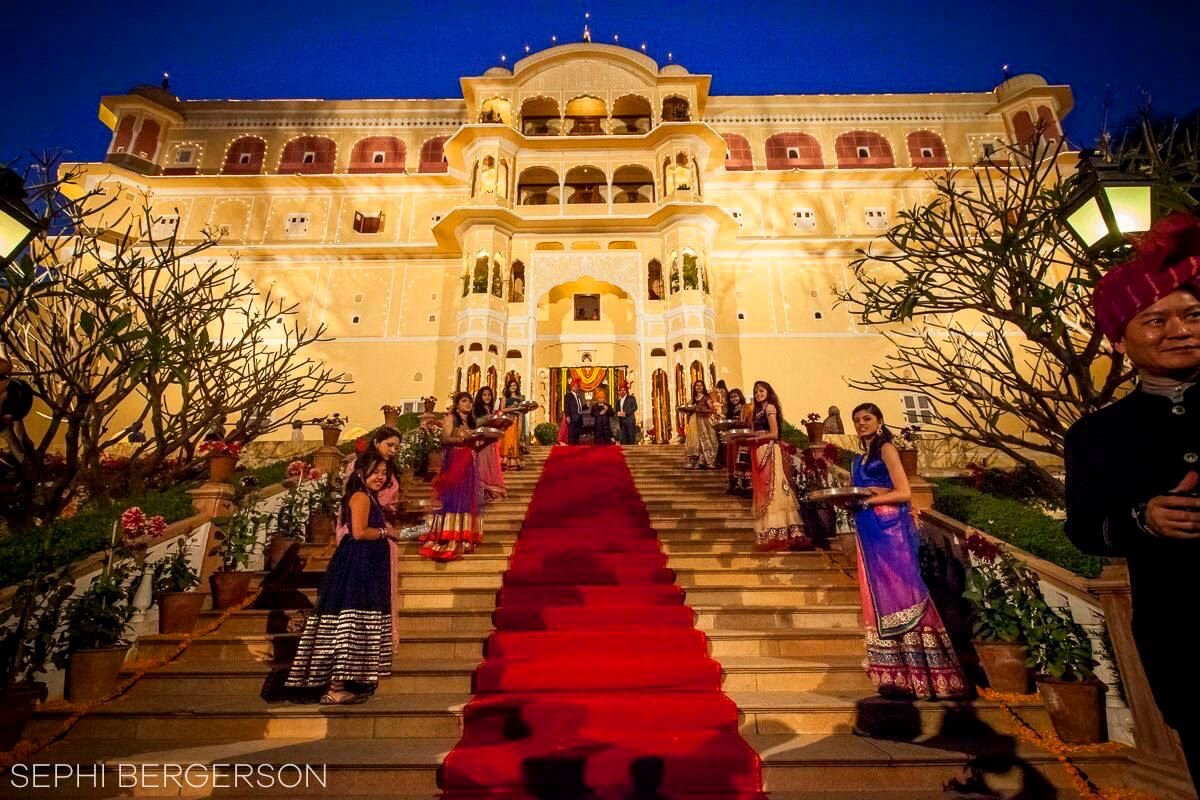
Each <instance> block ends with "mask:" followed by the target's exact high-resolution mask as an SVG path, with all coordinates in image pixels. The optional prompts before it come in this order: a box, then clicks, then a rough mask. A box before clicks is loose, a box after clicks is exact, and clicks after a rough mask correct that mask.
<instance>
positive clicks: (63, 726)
mask: <svg viewBox="0 0 1200 800" xmlns="http://www.w3.org/2000/svg"><path fill="white" fill-rule="evenodd" d="M333 550H334V544H333V543H331V544H330V545H329V547H328V550H327V552H326V555H332V553H333ZM261 594H262V587H259V588H258V589H257V590H256V591H254V592H253V593H251V594H250V595H249V596H248V597H247V598H246V599H245V600H243V601H242V602H240V603H238V604H237V605H236V606H232V607H230V608H227V609H225V611H223V612H222V613H221V616H219V617H217V618H216V619H215V620H213V621H212V622H210V623H209V624H207V625H205V626H204V627H203V628H200V629H198V630H195V631H192V632H191V633H188V634H184V636H183V641H181V642H180V643H179V645H178V646H177V647H176V648H175V649H174V650H172V651H171V652H170V653H169V654H167V655H165V656H163V657H161V658H155V659H146V660H143V661H131V662H129V664H127V665H126V666H127V667H129V668H130V669H131V670H132V671H133V674H132V675H130V676H129V677H128V678H126V679H125V680H123V681H121V682H120V683H119V684H117V686H116V688H114V689H113V690H112V691H111V692H109V693H108V694H107V695H105V696H104V697H101V698H99V699H98V700H91V701H89V702H87V703H68V702H66V701H65V700H51V701H49V702H47V703H43V704H42V705H41V708H43V709H45V710H47V711H68V712H70V713H71V716H69V717H67V718H66V719H65V720H63V721H62V722H61V723H60V724H59V726H58V727H57V728H55V729H54V730H53V731H52V732H51V733H50V734H49V735H48V736H46V737H45V738H43V739H39V740H38V741H36V742H31V741H28V740H22V741H20V742H17V745H16V747H14V748H13V749H12V750H10V751H8V752H6V753H0V769H8V768H9V767H11V766H13V765H14V764H20V763H22V762H24V761H26V760H28V759H29V758H30V757H31V756H33V755H35V754H37V753H40V752H41V751H42V750H45V749H46V748H47V747H49V746H50V745H52V744H54V743H55V742H57V741H58V740H59V739H61V738H62V737H64V736H66V735H67V733H69V732H70V730H71V729H72V728H74V727H75V726H76V725H78V724H79V721H80V720H81V719H83V718H84V716H85V715H87V714H88V712H90V711H93V710H95V709H97V708H99V707H100V706H102V705H105V704H106V703H111V702H112V701H113V700H116V699H117V698H119V697H122V696H123V695H124V694H125V693H126V692H128V691H129V690H130V689H131V688H133V686H134V684H136V683H137V682H138V681H140V680H141V679H142V678H144V677H145V676H146V675H147V674H149V673H151V672H153V671H154V670H157V669H161V668H162V667H165V666H166V665H167V664H170V663H171V662H172V661H174V660H175V659H177V658H179V657H180V656H181V655H183V654H184V652H185V651H187V649H188V647H190V646H191V644H192V642H194V641H196V640H197V639H202V638H204V637H205V636H208V635H210V634H212V633H215V632H216V631H217V630H218V629H220V627H221V626H222V625H224V624H225V622H226V621H228V619H229V618H230V617H232V616H233V615H234V614H235V613H236V612H238V611H244V610H245V609H246V608H248V607H249V606H250V605H252V604H253V603H254V601H255V600H257V599H258V597H259V595H261Z"/></svg>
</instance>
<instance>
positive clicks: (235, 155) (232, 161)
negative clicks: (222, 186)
mask: <svg viewBox="0 0 1200 800" xmlns="http://www.w3.org/2000/svg"><path fill="white" fill-rule="evenodd" d="M266 152H267V143H266V142H264V141H263V140H262V139H259V138H258V137H257V136H243V137H242V138H240V139H234V140H233V142H232V143H231V144H230V145H229V150H227V151H226V152H225V165H224V166H223V167H221V172H223V173H225V174H226V175H257V174H259V173H260V172H262V167H263V157H264V156H265V155H266Z"/></svg>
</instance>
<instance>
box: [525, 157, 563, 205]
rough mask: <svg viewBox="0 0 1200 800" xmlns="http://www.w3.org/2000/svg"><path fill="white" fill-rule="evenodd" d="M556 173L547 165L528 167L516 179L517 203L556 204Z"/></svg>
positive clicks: (557, 188)
mask: <svg viewBox="0 0 1200 800" xmlns="http://www.w3.org/2000/svg"><path fill="white" fill-rule="evenodd" d="M558 190H559V186H558V174H557V173H555V172H554V170H552V169H550V168H549V167H530V168H529V169H527V170H525V171H524V172H522V173H521V177H519V178H518V179H517V205H521V206H556V205H558V196H559V195H558Z"/></svg>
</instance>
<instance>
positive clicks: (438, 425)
mask: <svg viewBox="0 0 1200 800" xmlns="http://www.w3.org/2000/svg"><path fill="white" fill-rule="evenodd" d="M421 428H422V429H423V430H424V431H425V443H426V447H427V452H426V454H425V473H426V474H428V475H436V474H437V473H439V472H441V471H442V460H443V459H444V458H445V455H446V453H445V451H444V450H442V422H441V420H440V419H439V420H435V421H433V422H430V423H428V424H423V425H421Z"/></svg>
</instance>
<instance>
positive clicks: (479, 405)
mask: <svg viewBox="0 0 1200 800" xmlns="http://www.w3.org/2000/svg"><path fill="white" fill-rule="evenodd" d="M473 413H474V414H475V427H477V428H482V427H492V428H495V429H497V430H499V431H501V432H503V431H504V430H505V429H506V428H508V425H507V424H505V422H504V421H503V418H501V419H499V420H497V421H496V423H495V424H492V423H491V422H490V421H489V420H490V419H491V418H492V417H493V416H495V414H496V395H495V393H494V392H493V391H492V387H490V386H481V387H480V388H479V391H478V392H476V393H475V407H474V412H473ZM475 461H476V463H477V465H478V467H479V482H480V483H482V484H483V494H484V497H485V498H486V499H488V500H497V499H499V498H502V497H506V496H507V495H508V491H507V490H506V489H505V488H504V471H503V469H502V468H501V466H500V441H499V440H496V441H495V442H493V443H492V444H490V445H488V446H486V447H484V448H483V449H482V450H480V451H479V453H478V455H477V456H476V457H475Z"/></svg>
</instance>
